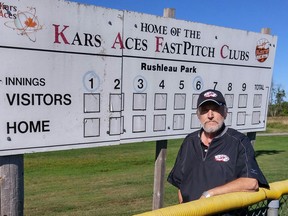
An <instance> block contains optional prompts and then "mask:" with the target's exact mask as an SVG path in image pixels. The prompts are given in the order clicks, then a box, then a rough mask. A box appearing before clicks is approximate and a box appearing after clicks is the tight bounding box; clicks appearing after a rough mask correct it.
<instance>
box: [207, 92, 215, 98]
mask: <svg viewBox="0 0 288 216" xmlns="http://www.w3.org/2000/svg"><path fill="white" fill-rule="evenodd" d="M204 97H207V98H210V97H214V98H215V97H217V94H216V93H215V92H212V91H209V92H206V93H205V94H204Z"/></svg>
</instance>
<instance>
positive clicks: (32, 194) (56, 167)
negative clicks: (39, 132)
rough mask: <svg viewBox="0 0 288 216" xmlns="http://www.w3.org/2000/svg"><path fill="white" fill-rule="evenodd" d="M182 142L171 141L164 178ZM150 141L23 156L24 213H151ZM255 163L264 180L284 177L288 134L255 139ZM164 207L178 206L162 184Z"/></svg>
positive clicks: (152, 154) (61, 215) (287, 175)
mask: <svg viewBox="0 0 288 216" xmlns="http://www.w3.org/2000/svg"><path fill="white" fill-rule="evenodd" d="M180 144H181V140H170V141H169V142H168V149H167V161H166V170H167V171H166V176H167V174H168V172H169V171H170V170H171V168H172V166H173V164H174V161H175V158H176V154H177V152H178V149H179V146H180ZM155 147H156V145H155V142H143V143H135V144H125V145H119V146H107V147H98V148H93V149H80V150H69V151H59V152H50V153H36V154H27V155H25V160H24V161H25V175H24V176H25V178H24V179H25V207H24V212H25V215H26V216H27V215H29V216H30V215H31V216H35V215H37V216H38V215H41V216H48V215H49V216H51V215H55V216H64V215H65V216H72V215H73V216H76V215H77V216H78V215H81V216H85V215H87V216H88V215H89V216H90V215H91V216H92V215H93V216H95V215H97V216H101V215H109V216H112V215H117V216H119V215H132V214H135V213H141V212H145V211H149V210H151V207H152V194H153V180H154V179H153V178H154V159H155ZM255 151H256V155H257V160H258V163H259V165H260V167H261V168H262V170H263V172H264V174H265V175H266V177H267V179H268V181H269V182H275V181H280V180H285V179H288V166H287V164H288V136H259V137H257V139H256V144H255ZM164 203H165V206H169V205H174V204H176V203H177V197H176V189H175V188H174V187H172V186H171V185H170V184H168V183H167V182H165V198H164Z"/></svg>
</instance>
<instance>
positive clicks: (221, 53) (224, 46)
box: [220, 45, 229, 59]
mask: <svg viewBox="0 0 288 216" xmlns="http://www.w3.org/2000/svg"><path fill="white" fill-rule="evenodd" d="M224 48H226V49H228V50H229V46H227V45H223V46H222V47H221V50H220V55H221V57H222V58H224V59H225V58H227V55H225V56H224V53H223V49H224Z"/></svg>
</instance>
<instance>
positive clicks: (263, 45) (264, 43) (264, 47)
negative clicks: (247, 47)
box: [255, 38, 271, 63]
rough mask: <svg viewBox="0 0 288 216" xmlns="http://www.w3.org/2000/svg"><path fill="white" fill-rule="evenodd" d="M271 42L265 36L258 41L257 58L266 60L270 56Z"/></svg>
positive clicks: (261, 60)
mask: <svg viewBox="0 0 288 216" xmlns="http://www.w3.org/2000/svg"><path fill="white" fill-rule="evenodd" d="M270 45H271V44H270V42H269V41H268V40H267V39H265V38H263V39H261V40H259V41H258V42H257V46H256V50H255V55H256V59H257V61H259V62H261V63H262V62H264V61H266V59H267V58H268V56H269V47H270Z"/></svg>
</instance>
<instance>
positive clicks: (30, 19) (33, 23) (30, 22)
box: [25, 17, 37, 28]
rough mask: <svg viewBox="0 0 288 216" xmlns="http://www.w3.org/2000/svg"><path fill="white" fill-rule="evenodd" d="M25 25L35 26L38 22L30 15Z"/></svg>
mask: <svg viewBox="0 0 288 216" xmlns="http://www.w3.org/2000/svg"><path fill="white" fill-rule="evenodd" d="M25 25H26V26H27V27H32V28H33V27H35V26H36V25H37V23H36V22H34V20H33V19H32V18H31V17H29V18H28V19H27V20H26V21H25Z"/></svg>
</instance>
